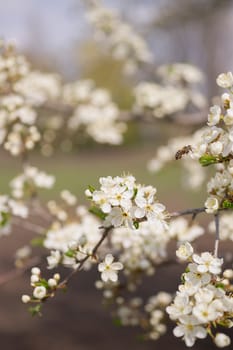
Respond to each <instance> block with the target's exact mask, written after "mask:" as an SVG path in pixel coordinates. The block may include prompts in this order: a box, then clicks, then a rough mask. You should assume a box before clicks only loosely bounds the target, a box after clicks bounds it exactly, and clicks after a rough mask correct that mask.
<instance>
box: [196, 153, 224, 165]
mask: <svg viewBox="0 0 233 350" xmlns="http://www.w3.org/2000/svg"><path fill="white" fill-rule="evenodd" d="M199 162H200V164H201V165H202V166H208V165H211V164H216V163H218V162H219V159H218V158H216V157H213V156H211V155H209V154H205V155H204V156H202V157H201V158H199Z"/></svg>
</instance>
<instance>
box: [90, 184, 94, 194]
mask: <svg viewBox="0 0 233 350" xmlns="http://www.w3.org/2000/svg"><path fill="white" fill-rule="evenodd" d="M88 190H89V191H90V192H91V193H93V192H94V191H95V187H93V186H91V185H88Z"/></svg>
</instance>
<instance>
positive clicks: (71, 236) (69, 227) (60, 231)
mask: <svg viewBox="0 0 233 350" xmlns="http://www.w3.org/2000/svg"><path fill="white" fill-rule="evenodd" d="M65 214H66V222H64V221H63V220H60V216H59V217H58V218H57V215H56V216H55V217H56V219H59V220H60V221H62V222H61V223H60V222H59V221H57V220H56V221H55V222H54V223H53V225H52V227H51V228H50V229H49V230H48V232H47V233H46V236H45V239H44V241H43V245H44V247H45V248H47V249H49V250H50V255H49V256H48V257H47V262H48V268H50V269H53V268H55V267H57V266H58V265H59V264H62V265H64V266H66V267H71V268H74V269H75V268H78V267H79V264H80V262H81V261H82V260H83V259H84V258H86V257H87V256H90V257H92V251H93V248H94V247H95V245H96V244H97V242H98V241H99V240H100V238H101V231H100V229H99V227H100V221H99V220H98V219H97V218H96V217H95V216H94V215H92V214H90V213H89V212H88V211H87V209H86V208H85V207H83V206H78V207H77V208H75V213H74V215H75V216H76V218H75V216H69V215H68V213H67V212H65ZM92 262H95V260H91V259H89V260H88V261H87V262H86V263H85V265H84V269H89V268H90V267H91V264H92Z"/></svg>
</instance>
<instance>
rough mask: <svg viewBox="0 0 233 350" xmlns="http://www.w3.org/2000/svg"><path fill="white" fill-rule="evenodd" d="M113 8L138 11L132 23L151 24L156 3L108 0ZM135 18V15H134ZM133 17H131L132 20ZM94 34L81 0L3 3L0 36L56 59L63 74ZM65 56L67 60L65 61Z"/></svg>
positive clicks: (28, 0)
mask: <svg viewBox="0 0 233 350" xmlns="http://www.w3.org/2000/svg"><path fill="white" fill-rule="evenodd" d="M105 3H107V5H109V6H113V7H117V8H119V9H121V10H122V9H125V8H126V7H132V6H133V8H134V14H133V16H132V19H134V20H135V18H137V20H138V21H142V22H143V21H145V20H148V13H150V11H148V10H149V7H150V6H153V1H151V0H146V1H145V2H144V3H143V4H142V3H141V2H140V1H138V0H136V1H135V0H134V1H132V0H128V1H127V4H126V3H125V1H122V0H120V1H114V0H108V1H106V2H105ZM131 14H132V13H131ZM128 17H131V16H130V13H129V16H128ZM88 35H91V30H90V27H89V26H88V24H87V23H86V21H85V12H84V7H83V3H82V1H81V0H51V1H48V0H7V1H0V36H2V37H3V38H4V39H7V40H8V39H10V40H12V39H13V40H15V42H16V43H17V46H18V47H20V48H21V49H23V50H25V49H26V50H27V51H28V50H30V51H33V52H34V53H35V54H37V55H39V56H40V57H43V55H48V56H52V57H53V56H54V58H56V63H57V64H58V66H60V68H61V70H62V68H64V67H62V66H63V65H65V66H66V67H67V66H69V65H70V63H71V65H72V62H70V61H72V52H71V50H72V47H73V45H74V43H75V44H76V45H78V44H79V43H80V42H81V41H82V40H83V39H85V37H86V36H88ZM64 56H66V58H65V60H64Z"/></svg>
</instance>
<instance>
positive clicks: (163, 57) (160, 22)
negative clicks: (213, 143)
mask: <svg viewBox="0 0 233 350" xmlns="http://www.w3.org/2000/svg"><path fill="white" fill-rule="evenodd" d="M104 4H105V5H106V6H107V7H109V8H116V9H117V10H118V11H120V13H121V14H122V17H123V18H124V20H126V21H128V22H130V23H131V24H132V26H133V27H134V28H136V29H137V31H138V32H139V33H140V34H141V35H143V36H144V38H145V39H146V41H147V42H148V45H149V47H150V49H151V50H152V52H153V55H154V63H155V64H156V65H159V64H165V63H173V62H188V63H191V64H194V65H197V66H198V67H199V68H200V69H202V70H203V72H204V73H205V75H206V79H205V82H204V84H203V86H202V87H201V90H202V92H203V93H204V94H205V95H206V96H207V98H208V101H209V103H211V97H212V96H214V95H215V94H217V92H218V91H217V88H216V84H215V79H216V76H217V75H218V74H219V73H220V72H225V71H229V70H233V46H232V44H231V42H232V33H233V3H232V1H230V0H144V1H139V0H128V1H124V0H115V1H114V0H106V1H104ZM0 36H1V37H2V38H4V39H6V40H14V41H15V43H16V45H17V48H18V49H19V50H20V51H21V52H22V53H24V54H25V55H26V56H27V57H28V58H29V60H30V62H31V63H32V66H33V67H35V68H37V69H39V70H42V71H47V72H58V73H60V74H61V75H62V76H63V79H64V81H73V80H76V79H85V78H91V79H93V80H94V81H95V82H96V84H97V86H101V87H106V88H108V89H109V90H110V91H111V93H112V96H113V100H114V101H116V102H117V103H118V105H119V106H120V107H121V108H125V109H127V108H128V107H129V106H130V104H131V100H132V87H133V85H134V80H133V78H131V77H125V76H123V75H122V74H119V72H120V67H119V64H117V62H115V61H114V60H113V59H112V58H110V56H109V55H108V54H107V53H106V52H104V50H101V47H100V46H99V45H98V44H97V43H96V41H95V40H94V38H93V31H92V28H91V27H90V25H89V24H88V23H87V21H86V19H85V7H84V5H83V2H82V1H81V0H80V1H79V0H57V1H46V0H40V1H36V0H21V1H18V0H8V1H7V2H6V1H1V2H0ZM149 76H150V73H149V72H146V71H144V72H140V76H139V78H141V79H148V77H149ZM190 131H192V127H187V126H183V127H181V126H175V125H174V124H172V125H170V123H169V122H168V121H167V122H161V123H156V122H155V123H154V124H151V123H150V124H144V123H142V122H141V123H131V124H130V126H129V130H128V131H127V134H126V137H125V141H124V143H123V145H121V146H107V145H97V144H95V143H93V142H86V143H82V144H79V145H77V146H76V147H75V148H74V149H73V150H72V152H70V153H69V154H68V153H64V152H62V151H61V150H57V151H56V152H55V153H54V154H53V155H52V156H51V157H50V158H44V157H42V156H41V155H40V153H39V152H35V153H34V155H33V165H36V166H38V167H39V168H41V169H43V170H45V171H46V172H48V173H52V174H55V175H56V178H57V181H56V185H55V187H54V189H52V190H51V191H50V192H42V193H41V195H42V197H43V198H44V199H48V198H51V197H55V198H56V196H57V195H58V193H59V192H60V190H61V189H63V188H67V189H68V190H70V191H71V192H73V193H75V194H76V195H77V196H78V198H79V200H80V202H81V203H82V202H83V201H84V194H83V193H84V190H85V189H86V187H87V185H88V184H93V185H95V184H97V181H98V178H99V177H100V176H106V175H120V174H122V173H123V172H126V173H128V172H129V173H132V174H133V175H134V176H135V177H136V178H137V180H138V181H139V182H142V183H146V184H152V185H155V186H156V187H157V189H158V194H159V199H160V201H161V202H162V203H165V204H166V205H167V207H168V209H170V210H172V209H184V208H188V207H196V206H202V204H201V203H202V202H203V199H204V198H205V193H204V191H202V190H201V191H200V192H198V193H189V192H185V190H183V189H182V187H181V181H180V179H179V178H180V176H181V171H180V169H179V166H178V165H177V164H176V163H175V162H174V163H173V164H171V165H170V166H169V167H167V168H166V169H165V170H162V171H161V172H160V173H158V174H156V175H154V174H151V173H149V172H148V171H147V168H146V163H147V161H148V160H149V159H150V158H151V157H152V156H153V155H154V153H155V151H156V148H157V147H158V145H161V144H165V143H166V141H167V140H168V139H169V138H170V137H174V136H177V135H182V134H187V133H189V132H190ZM0 160H1V172H0V191H1V193H6V192H8V187H7V186H8V182H9V180H10V179H11V178H12V177H14V176H15V174H17V173H19V172H20V162H19V161H18V160H15V159H13V158H11V157H10V156H9V155H8V154H6V153H5V152H3V151H1V152H0ZM181 190H182V196H181V195H180V193H181ZM29 238H30V235H29V233H25V232H22V231H20V230H16V232H15V233H14V234H13V235H12V236H11V237H9V238H8V237H7V238H3V239H1V246H0V254H1V266H0V272H1V273H4V272H5V271H7V270H10V268H11V267H12V260H13V259H12V257H13V254H14V251H15V248H16V246H17V244H18V241H19V240H21V242H22V244H21V245H23V244H24V242H27V240H28V239H29ZM208 244H209V242H203V245H206V246H207V247H208ZM211 244H212V242H211ZM181 269H182V268H181ZM178 270H179V268H178V267H174V268H171V269H169V270H166V271H161V272H159V273H158V274H157V275H156V276H155V277H154V278H153V279H152V280H150V281H145V284H144V286H143V288H142V289H143V293H144V295H150V293H153V292H155V291H156V290H158V289H159V288H161V285H163V287H162V288H163V289H165V290H166V289H167V290H168V291H174V290H175V288H176V286H175V283H178V280H177V282H174V283H173V285H172V284H171V283H169V282H170V281H171V278H172V277H174V276H178V273H179V271H180V270H179V271H178ZM87 275H88V276H85V274H82V273H81V274H80V276H78V278H76V280H75V281H73V282H72V283H71V285H70V288H69V291H68V293H67V295H66V296H63V295H60V296H59V297H57V298H56V300H54V301H52V302H50V303H48V305H46V308H45V311H44V315H43V318H39V319H34V318H31V316H30V315H29V314H28V313H27V312H26V308H25V306H24V305H21V301H20V297H21V295H22V293H24V292H25V288H26V287H27V286H28V281H29V274H26V275H25V276H20V277H18V278H16V279H14V280H12V281H10V282H8V283H7V284H5V285H3V286H1V288H0V296H1V297H0V300H1V313H0V339H1V346H2V347H4V348H5V349H14V350H31V349H34V350H41V349H44V348H45V347H48V348H49V349H51V350H55V349H56V350H60V349H66V350H73V349H78V350H91V349H94V350H98V349H101V350H105V349H109V348H110V349H118V348H119V347H120V346H121V347H128V346H130V347H132V348H134V349H135V350H136V349H152V348H153V349H156V347H157V348H159V347H160V346H166V345H168V344H169V346H172V347H173V348H174V349H184V348H185V347H184V345H183V344H181V342H180V341H179V340H177V339H175V338H174V337H172V335H171V331H170V332H169V333H168V336H166V337H165V339H163V338H162V339H160V340H159V341H158V342H156V343H153V342H141V341H139V340H138V339H137V335H138V332H139V331H138V330H137V329H136V330H135V329H133V330H132V329H126V328H124V329H123V328H117V327H115V326H114V325H113V324H112V323H111V319H110V316H109V313H108V311H107V310H104V309H103V308H102V307H101V295H100V293H99V292H97V291H96V290H95V289H94V288H93V281H94V280H95V278H96V276H95V273H94V272H93V273H91V274H87ZM151 291H153V292H151ZM211 348H213V345H209V343H208V341H204V342H203V341H202V342H201V343H200V344H199V342H198V343H197V344H196V345H195V349H211Z"/></svg>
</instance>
